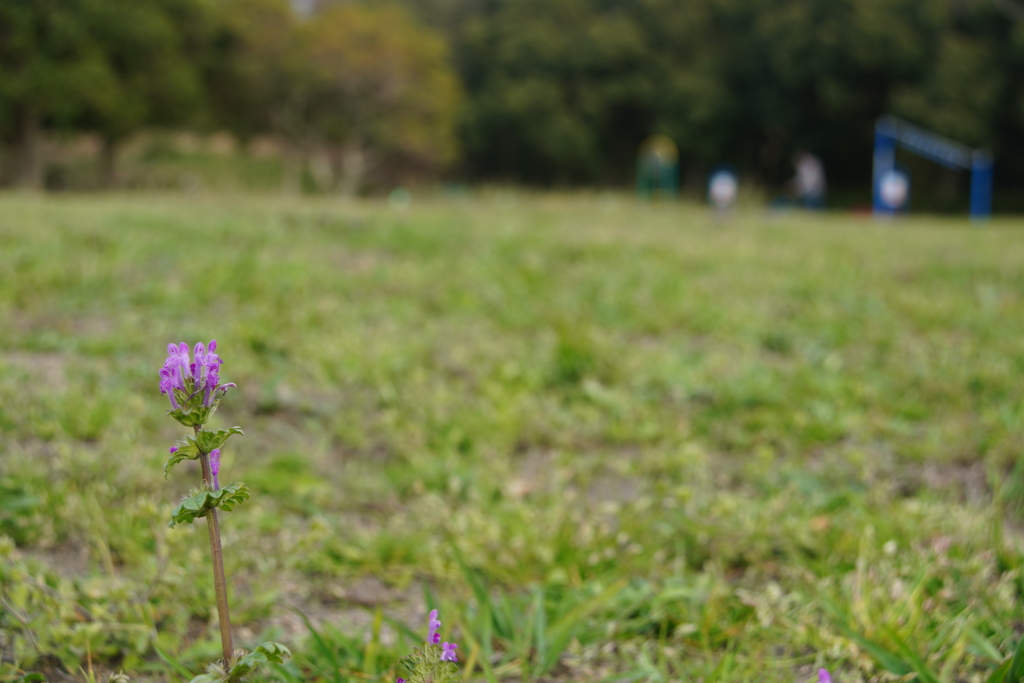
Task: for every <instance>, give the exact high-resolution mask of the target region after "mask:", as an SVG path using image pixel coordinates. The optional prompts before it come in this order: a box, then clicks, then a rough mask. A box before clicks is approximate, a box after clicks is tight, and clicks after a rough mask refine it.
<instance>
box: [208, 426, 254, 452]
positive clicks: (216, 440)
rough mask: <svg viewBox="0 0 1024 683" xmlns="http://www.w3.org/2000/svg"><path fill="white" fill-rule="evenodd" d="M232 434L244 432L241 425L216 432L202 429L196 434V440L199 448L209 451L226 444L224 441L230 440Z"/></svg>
mask: <svg viewBox="0 0 1024 683" xmlns="http://www.w3.org/2000/svg"><path fill="white" fill-rule="evenodd" d="M232 434H243V432H242V428H241V427H232V428H231V429H218V430H217V431H215V432H207V431H201V432H199V433H198V434H196V442H197V443H198V445H199V450H201V451H202V452H203V453H209V452H210V451H212V450H213V449H214V448H220V447H221V446H223V445H224V442H225V441H227V440H228V437H230V436H231V435H232Z"/></svg>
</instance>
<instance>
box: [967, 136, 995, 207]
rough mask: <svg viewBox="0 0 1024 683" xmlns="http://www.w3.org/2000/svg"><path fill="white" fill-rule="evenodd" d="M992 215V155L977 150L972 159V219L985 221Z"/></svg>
mask: <svg viewBox="0 0 1024 683" xmlns="http://www.w3.org/2000/svg"><path fill="white" fill-rule="evenodd" d="M991 215H992V157H991V156H989V155H988V154H986V153H985V152H975V153H974V158H973V159H972V161H971V220H972V221H983V220H986V219H987V218H988V217H989V216H991Z"/></svg>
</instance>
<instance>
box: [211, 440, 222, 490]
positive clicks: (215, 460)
mask: <svg viewBox="0 0 1024 683" xmlns="http://www.w3.org/2000/svg"><path fill="white" fill-rule="evenodd" d="M210 474H212V475H213V490H214V491H219V490H220V480H219V479H218V478H217V475H218V474H220V449H219V448H214V449H213V450H212V451H210Z"/></svg>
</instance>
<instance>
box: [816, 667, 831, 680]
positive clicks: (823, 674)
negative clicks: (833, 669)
mask: <svg viewBox="0 0 1024 683" xmlns="http://www.w3.org/2000/svg"><path fill="white" fill-rule="evenodd" d="M818 683H832V674H830V673H829V672H828V669H818Z"/></svg>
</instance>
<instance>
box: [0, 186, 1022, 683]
mask: <svg viewBox="0 0 1024 683" xmlns="http://www.w3.org/2000/svg"><path fill="white" fill-rule="evenodd" d="M1022 263H1024V222H1022V221H1020V220H1016V219H1012V220H1011V219H997V220H995V221H992V222H991V223H989V224H986V225H984V226H983V227H972V226H971V225H970V224H969V223H968V222H967V221H966V220H960V219H954V218H914V219H911V220H904V221H899V222H893V223H874V222H872V221H871V220H870V219H867V218H864V217H856V216H842V215H831V214H821V215H801V214H788V215H769V214H767V213H764V212H762V211H754V210H751V211H749V212H746V213H740V214H738V215H737V216H735V217H733V218H732V219H731V220H730V221H726V222H721V221H716V220H714V219H713V217H712V216H711V215H710V214H708V213H707V212H706V211H705V209H703V208H700V207H696V206H691V205H686V204H672V205H670V204H653V205H651V204H636V203H634V202H633V201H632V200H631V199H629V198H628V197H625V196H613V195H607V196H605V195H596V194H595V195H570V196H565V195H563V196H558V195H552V196H547V195H540V196H538V195H529V194H525V193H513V192H490V193H481V194H480V195H479V196H451V197H447V198H446V197H437V198H434V199H428V198H423V197H414V200H413V203H412V205H411V206H410V207H409V208H408V209H406V210H404V211H400V210H396V209H394V208H391V207H389V206H388V204H387V203H386V202H382V201H365V202H360V203H341V202H335V201H331V200H325V199H319V200H314V199H305V200H300V199H283V198H280V199H279V198H274V197H258V196H246V195H204V194H199V195H195V196H184V195H171V194H166V195H122V196H106V195H95V196H58V197H47V198H40V197H31V196H17V195H8V196H0V598H2V602H0V651H2V657H3V658H2V663H0V680H4V681H15V680H20V679H21V678H22V676H23V675H24V672H31V671H42V672H44V673H45V674H46V675H47V677H48V680H51V681H62V680H72V679H74V680H83V679H86V680H88V679H89V678H90V677H91V678H93V679H95V680H98V681H105V680H106V676H107V674H109V673H110V672H113V671H117V670H119V669H123V670H124V671H125V672H126V673H128V674H129V675H130V676H131V677H132V679H133V680H165V681H172V680H174V681H177V680H180V679H182V678H185V677H186V676H187V674H188V672H186V671H185V669H188V671H189V672H193V673H196V672H199V671H201V670H202V668H203V666H204V664H205V663H206V662H208V661H210V660H212V659H215V658H216V657H217V656H218V653H219V647H220V646H219V641H218V640H217V633H218V631H217V624H216V609H215V608H214V606H213V581H212V576H211V573H210V569H209V545H208V542H207V538H206V533H205V531H206V530H205V528H204V527H205V524H196V525H191V526H189V525H179V526H177V527H175V528H173V529H170V528H168V526H167V523H168V521H169V517H170V511H171V509H172V508H173V507H174V506H175V504H176V503H177V501H178V500H179V499H180V498H181V496H183V495H185V494H187V493H188V491H189V488H190V487H191V486H195V485H197V484H198V483H199V473H198V467H196V466H195V465H196V463H195V462H191V461H188V462H185V463H183V464H182V465H179V466H178V467H177V468H175V469H174V470H172V471H171V473H170V475H169V476H168V477H167V479H166V480H165V478H164V472H163V465H164V462H165V460H166V459H167V449H168V447H169V446H171V445H173V444H174V443H175V441H176V440H177V439H178V438H180V437H181V436H183V435H184V434H185V429H184V428H183V427H181V426H179V425H178V424H177V423H175V422H174V421H173V420H171V419H169V418H168V417H167V416H166V414H165V412H166V410H167V409H168V408H169V407H170V406H169V405H168V404H167V401H166V399H165V398H164V397H162V396H161V395H160V394H159V391H158V383H159V378H158V376H157V371H158V369H159V368H160V366H161V364H162V363H163V360H164V357H165V355H166V346H167V344H168V342H172V341H181V340H184V341H188V342H190V343H194V342H196V341H199V340H203V341H208V340H209V339H211V338H216V339H217V341H218V344H219V347H218V353H219V354H220V355H221V357H222V358H223V359H224V361H225V365H224V368H223V369H222V371H221V375H222V378H223V379H224V380H226V381H232V382H235V383H237V384H238V389H237V390H235V391H233V392H232V393H229V394H228V396H227V398H226V399H225V401H224V403H223V404H222V406H221V408H220V410H219V411H218V412H217V414H216V416H215V418H214V426H216V427H229V426H232V425H239V426H241V427H242V428H243V429H244V430H245V435H244V436H242V437H234V438H233V439H232V441H231V442H230V443H229V444H228V445H227V446H226V447H225V449H224V454H223V465H222V474H221V478H222V481H224V480H228V481H230V480H236V479H237V480H241V481H245V482H246V483H248V484H249V486H250V488H251V489H252V491H253V498H252V499H251V500H250V501H248V502H246V503H244V504H243V505H241V506H239V507H238V508H237V509H236V510H235V511H233V512H231V513H227V514H223V515H222V516H221V527H222V531H223V533H224V546H225V556H226V564H227V572H228V579H229V584H230V594H231V603H232V610H233V613H232V617H233V620H234V622H235V636H236V640H237V641H238V643H239V644H240V645H241V646H244V647H252V646H254V645H255V644H257V643H259V642H262V640H264V639H267V638H274V639H277V640H280V641H282V642H285V643H286V644H289V645H290V646H292V648H293V651H294V652H295V655H296V656H295V658H294V659H293V660H292V662H291V663H290V664H289V665H287V667H283V668H279V669H276V670H273V671H272V670H269V669H268V670H266V671H265V674H264V675H265V677H266V679H267V680H280V681H286V682H287V681H292V682H294V681H325V682H326V681H329V682H331V683H339V682H340V681H349V680H350V681H373V680H377V679H378V678H379V679H380V680H382V681H392V680H393V678H394V676H395V675H396V669H395V668H394V663H395V661H396V660H397V658H398V657H400V656H401V655H402V654H404V653H405V652H407V651H408V649H409V648H410V647H411V645H413V644H414V643H415V642H416V640H415V639H417V638H418V639H420V640H422V638H423V637H424V636H423V633H421V631H423V632H425V628H426V616H425V615H426V611H427V609H429V608H430V607H439V608H440V610H441V617H442V621H443V624H444V625H443V627H442V632H443V635H444V637H445V638H446V639H448V640H455V641H456V642H458V643H459V644H460V645H459V647H460V650H459V653H460V660H461V663H460V666H461V667H462V673H463V676H464V678H466V679H473V680H487V681H491V682H492V683H493V682H494V681H506V680H507V681H511V680H516V681H532V680H544V681H597V680H601V679H611V678H615V679H618V680H623V681H659V682H660V681H664V682H666V683H667V682H668V681H698V680H700V681H702V682H703V683H716V682H718V681H721V682H723V683H725V682H729V683H732V682H739V681H797V682H798V683H804V682H805V681H812V680H816V674H815V672H816V670H817V668H818V667H821V666H823V667H826V668H829V669H830V670H831V671H832V672H833V675H834V677H835V679H836V680H837V681H839V682H842V683H854V682H855V681H866V680H895V679H897V678H898V677H899V676H901V675H906V676H907V677H908V678H909V677H913V675H914V674H916V676H917V677H918V679H919V680H920V681H922V683H936V682H937V681H950V682H952V681H957V682H959V681H964V682H969V683H980V682H981V681H984V680H986V679H987V678H988V676H989V674H990V673H991V672H992V671H994V670H995V669H996V667H997V666H998V665H999V663H1000V662H1001V661H1003V659H1004V657H1006V656H1007V655H1009V654H1010V653H1012V651H1013V649H1014V648H1015V647H1016V644H1017V642H1018V640H1019V639H1020V638H1021V636H1022V634H1024V617H1022V614H1024V460H1022V459H1021V449H1022V447H1024V383H1022V382H1021V381H1020V378H1021V374H1022V370H1024V269H1022V268H1021V264H1022Z"/></svg>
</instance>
